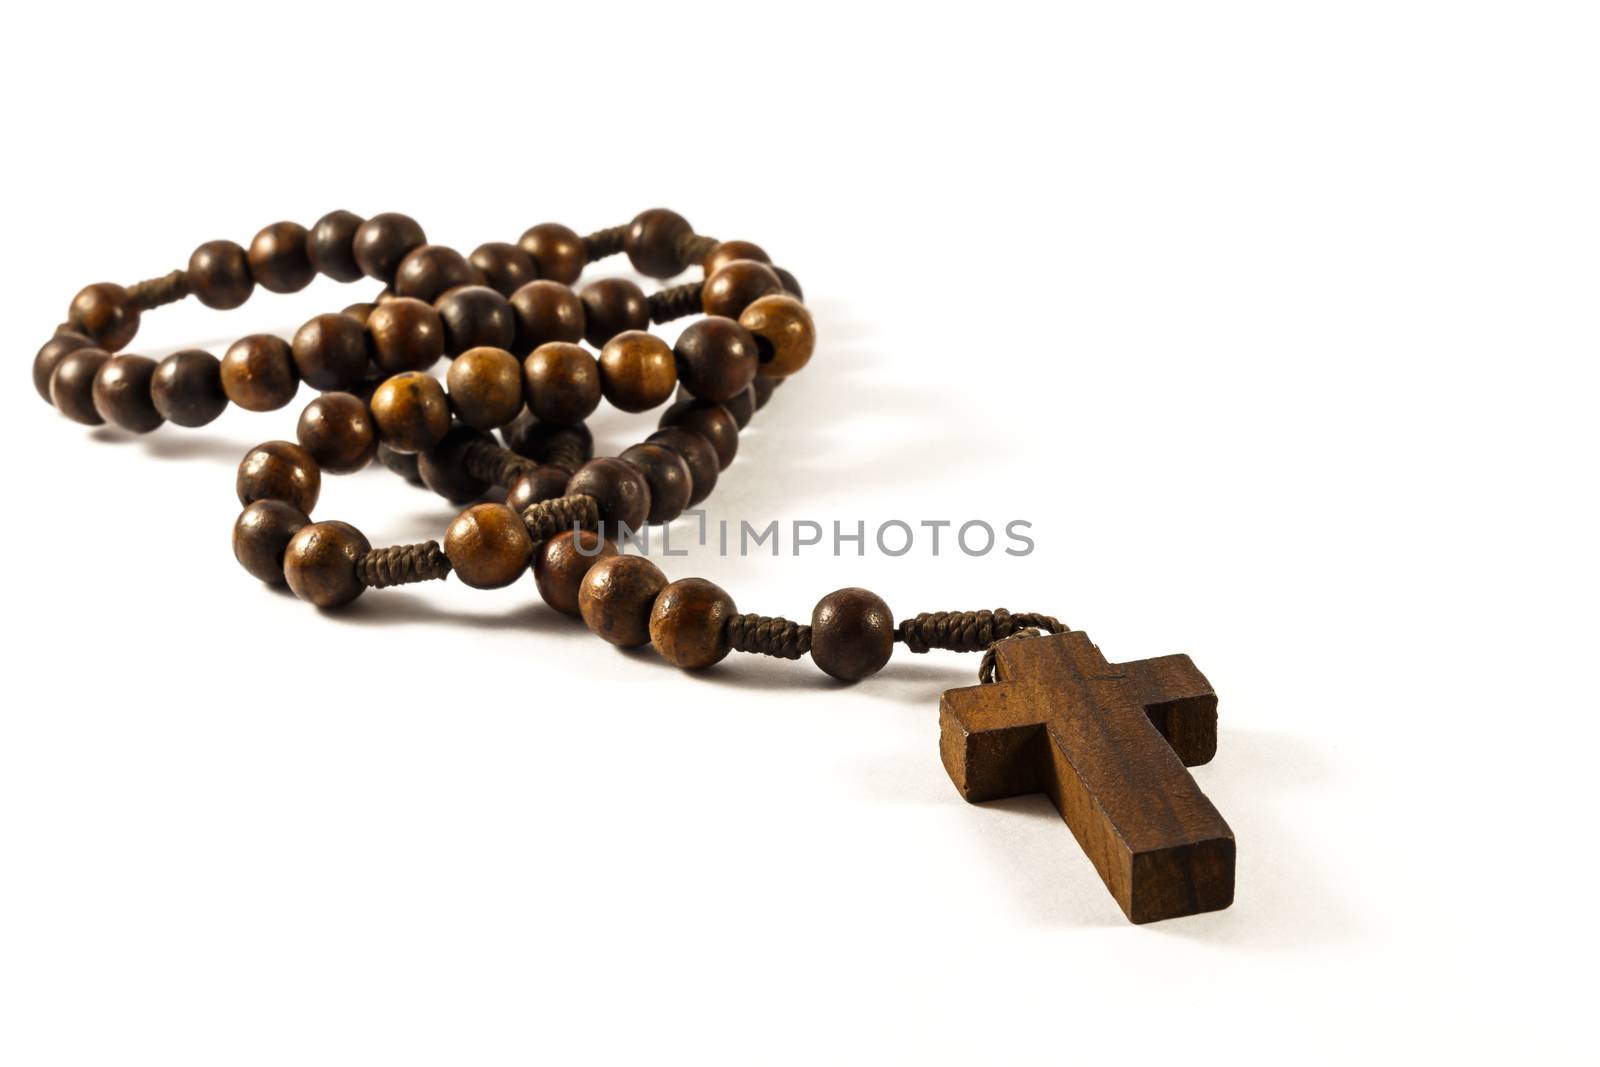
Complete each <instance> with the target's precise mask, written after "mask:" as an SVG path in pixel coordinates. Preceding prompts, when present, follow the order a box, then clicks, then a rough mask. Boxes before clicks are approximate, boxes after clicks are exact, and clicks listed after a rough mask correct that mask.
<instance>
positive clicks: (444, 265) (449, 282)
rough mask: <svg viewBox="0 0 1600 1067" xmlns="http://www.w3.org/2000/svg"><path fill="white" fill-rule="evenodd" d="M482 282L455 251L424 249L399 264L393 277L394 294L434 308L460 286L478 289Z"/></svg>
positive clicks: (415, 250) (465, 258) (434, 248)
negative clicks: (442, 298) (475, 286)
mask: <svg viewBox="0 0 1600 1067" xmlns="http://www.w3.org/2000/svg"><path fill="white" fill-rule="evenodd" d="M482 280H483V278H482V276H481V275H480V274H479V273H478V272H477V271H476V270H474V269H473V267H472V264H470V263H468V262H467V257H466V256H463V255H462V254H461V253H460V252H457V251H456V250H455V249H453V248H446V247H445V246H444V245H423V246H422V247H421V248H415V249H412V250H411V251H410V252H409V253H407V254H406V258H405V259H402V260H401V261H400V266H399V267H398V268H397V269H396V270H395V274H394V291H395V292H396V293H397V294H399V295H400V296H412V297H416V298H417V299H418V300H421V301H424V302H425V303H429V304H431V303H433V302H434V301H435V300H437V299H439V297H441V296H443V295H444V294H445V292H446V291H448V290H450V289H454V288H455V287H456V286H458V285H476V284H478V283H480V282H481V281H482Z"/></svg>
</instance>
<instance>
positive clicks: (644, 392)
mask: <svg viewBox="0 0 1600 1067" xmlns="http://www.w3.org/2000/svg"><path fill="white" fill-rule="evenodd" d="M677 381H678V370H677V367H676V365H675V364H674V361H673V356H672V349H671V348H669V347H667V343H666V342H665V341H663V340H662V339H661V338H659V337H657V336H656V335H655V334H653V333H647V332H645V331H644V330H625V331H623V332H622V333H619V334H617V335H616V336H615V337H613V338H612V339H611V340H609V341H607V342H606V344H605V347H604V348H602V349H601V350H600V391H601V392H603V393H604V394H605V397H606V399H607V400H609V401H611V405H612V406H613V407H615V408H617V409H619V410H621V411H649V410H650V409H651V408H653V407H655V406H657V405H658V404H663V403H665V402H666V400H667V398H668V397H670V396H672V387H673V386H674V385H675V384H677Z"/></svg>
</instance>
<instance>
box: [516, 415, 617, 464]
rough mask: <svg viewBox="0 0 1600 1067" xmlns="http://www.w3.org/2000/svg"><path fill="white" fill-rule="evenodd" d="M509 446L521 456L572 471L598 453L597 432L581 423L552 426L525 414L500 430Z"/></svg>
mask: <svg viewBox="0 0 1600 1067" xmlns="http://www.w3.org/2000/svg"><path fill="white" fill-rule="evenodd" d="M500 436H501V437H502V438H503V439H504V440H505V443H506V447H507V448H509V449H511V451H513V452H515V453H516V454H517V455H519V456H526V457H528V458H529V459H532V460H537V461H538V462H540V463H548V464H551V465H553V466H557V467H561V468H563V469H565V470H566V471H567V473H568V474H571V473H572V472H573V471H575V470H577V469H578V468H579V467H581V466H583V465H584V464H585V463H587V462H588V461H589V460H590V459H591V458H592V457H593V456H594V435H593V434H591V433H590V432H589V428H588V427H587V426H584V425H583V424H582V423H579V424H578V425H576V426H552V425H551V424H549V423H547V422H540V421H539V420H538V419H536V418H534V417H533V416H531V415H525V416H523V417H522V418H520V419H517V420H516V421H515V422H513V423H511V424H510V425H509V426H503V427H501V429H500Z"/></svg>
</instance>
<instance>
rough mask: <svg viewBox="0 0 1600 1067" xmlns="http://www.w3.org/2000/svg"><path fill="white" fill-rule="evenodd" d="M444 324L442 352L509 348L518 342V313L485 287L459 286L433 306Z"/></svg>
mask: <svg viewBox="0 0 1600 1067" xmlns="http://www.w3.org/2000/svg"><path fill="white" fill-rule="evenodd" d="M433 308H434V310H435V311H437V312H438V313H439V320H440V321H441V322H443V323H444V350H445V351H446V352H449V353H452V354H459V353H461V352H465V351H466V350H467V349H469V348H483V347H485V346H487V347H490V348H510V347H511V346H512V345H513V344H515V343H516V340H517V313H516V312H515V311H512V310H511V304H510V303H509V302H508V301H507V300H506V298H505V297H503V296H501V295H500V294H499V293H497V292H495V291H494V290H493V289H491V288H489V287H488V286H487V285H460V286H457V287H456V288H454V289H452V290H450V291H449V292H448V293H445V294H444V295H443V296H441V297H440V298H439V299H438V300H435V301H434V302H433Z"/></svg>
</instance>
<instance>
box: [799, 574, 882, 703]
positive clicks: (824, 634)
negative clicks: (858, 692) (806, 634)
mask: <svg viewBox="0 0 1600 1067" xmlns="http://www.w3.org/2000/svg"><path fill="white" fill-rule="evenodd" d="M893 652H894V613H893V612H891V611H890V610H889V605H888V604H885V603H884V602H883V598H882V597H880V596H878V595H877V594H876V593H871V592H868V591H867V590H865V589H856V588H853V587H852V588H848V589H835V590H834V591H833V592H831V593H829V594H828V595H827V596H825V597H823V598H822V599H821V600H819V601H817V606H816V608H815V609H813V610H812V612H811V659H812V660H813V661H814V662H815V663H816V665H817V666H818V667H820V668H822V670H823V672H824V673H826V674H831V675H833V677H835V678H838V679H839V680H841V681H845V682H859V681H860V680H861V679H863V678H865V677H867V676H868V675H871V674H877V673H878V672H879V671H881V670H883V665H884V664H885V663H888V662H889V656H890V655H891V654H892V653H893Z"/></svg>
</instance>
